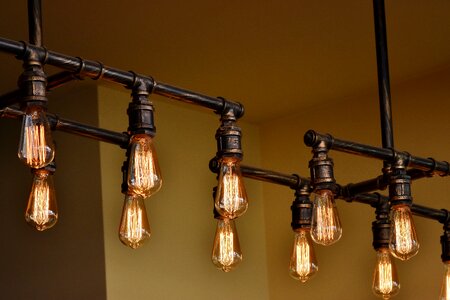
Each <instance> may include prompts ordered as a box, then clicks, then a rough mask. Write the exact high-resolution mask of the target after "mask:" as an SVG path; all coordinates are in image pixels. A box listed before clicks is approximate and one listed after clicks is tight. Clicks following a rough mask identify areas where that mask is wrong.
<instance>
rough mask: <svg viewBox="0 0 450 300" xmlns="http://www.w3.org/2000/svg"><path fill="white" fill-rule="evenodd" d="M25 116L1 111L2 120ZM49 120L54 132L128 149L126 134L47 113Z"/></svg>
mask: <svg viewBox="0 0 450 300" xmlns="http://www.w3.org/2000/svg"><path fill="white" fill-rule="evenodd" d="M23 114H24V113H23V112H22V111H21V110H17V109H13V108H9V107H7V108H5V109H2V110H0V117H1V118H10V119H18V118H20V117H21V116H22V115H23ZM47 118H48V120H49V122H50V126H51V128H52V129H54V130H59V131H64V132H67V133H71V134H75V135H79V136H83V137H87V138H90V139H94V140H97V141H102V142H107V143H110V144H115V145H119V146H120V147H121V148H126V147H127V145H128V140H129V137H128V135H127V134H126V133H119V132H114V131H111V130H107V129H102V128H98V127H94V126H91V125H86V124H82V123H79V122H75V121H71V120H67V119H63V118H60V117H58V116H57V115H55V114H51V113H47Z"/></svg>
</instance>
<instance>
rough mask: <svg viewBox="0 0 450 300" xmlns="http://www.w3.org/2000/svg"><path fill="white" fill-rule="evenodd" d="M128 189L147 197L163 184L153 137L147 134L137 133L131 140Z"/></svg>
mask: <svg viewBox="0 0 450 300" xmlns="http://www.w3.org/2000/svg"><path fill="white" fill-rule="evenodd" d="M127 182H128V190H129V191H130V192H132V193H135V194H138V195H141V196H143V197H144V198H147V197H149V196H151V195H153V194H155V193H156V192H158V191H159V189H160V188H161V185H162V177H161V171H160V169H159V164H158V160H157V158H156V151H155V148H154V146H153V139H152V138H151V137H150V136H149V135H147V134H135V135H133V136H132V137H131V141H130V159H129V162H128V180H127Z"/></svg>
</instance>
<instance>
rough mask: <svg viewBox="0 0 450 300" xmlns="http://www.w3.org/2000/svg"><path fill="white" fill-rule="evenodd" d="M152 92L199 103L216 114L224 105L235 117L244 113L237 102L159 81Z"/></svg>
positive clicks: (223, 108) (224, 108)
mask: <svg viewBox="0 0 450 300" xmlns="http://www.w3.org/2000/svg"><path fill="white" fill-rule="evenodd" d="M153 93H155V94H158V95H161V96H164V97H167V98H171V99H174V100H179V101H183V102H186V103H190V104H196V105H200V106H203V107H206V108H209V109H211V110H214V111H215V112H217V113H218V114H221V113H222V112H223V111H225V110H226V107H230V108H232V109H233V112H234V115H235V117H236V118H237V119H239V118H240V117H242V116H243V115H244V107H243V106H242V104H240V103H238V102H233V101H229V100H225V99H223V98H214V97H209V96H204V95H201V94H198V93H194V92H191V91H188V90H184V89H180V88H177V87H173V86H170V85H168V84H164V83H161V82H155V85H154V87H153Z"/></svg>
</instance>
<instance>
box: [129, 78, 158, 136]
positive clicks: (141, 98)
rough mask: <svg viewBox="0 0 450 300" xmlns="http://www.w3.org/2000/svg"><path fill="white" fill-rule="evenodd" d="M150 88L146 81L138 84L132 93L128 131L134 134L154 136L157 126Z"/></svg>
mask: <svg viewBox="0 0 450 300" xmlns="http://www.w3.org/2000/svg"><path fill="white" fill-rule="evenodd" d="M149 95H150V92H149V89H148V87H147V85H145V84H144V83H142V84H137V85H136V86H135V88H133V90H132V93H131V99H132V100H131V102H130V104H129V105H128V109H127V114H128V122H129V124H128V132H129V134H130V135H133V134H148V135H150V136H151V137H154V136H155V134H156V127H155V122H154V114H153V111H154V109H153V104H152V102H151V101H150V100H149Z"/></svg>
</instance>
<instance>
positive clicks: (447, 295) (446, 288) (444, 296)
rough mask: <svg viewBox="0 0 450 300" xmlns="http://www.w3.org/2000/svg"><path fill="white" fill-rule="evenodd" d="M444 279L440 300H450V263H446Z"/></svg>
mask: <svg viewBox="0 0 450 300" xmlns="http://www.w3.org/2000/svg"><path fill="white" fill-rule="evenodd" d="M444 269H445V272H444V279H443V280H442V288H441V294H440V296H439V300H450V268H449V262H448V261H446V262H444Z"/></svg>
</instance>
